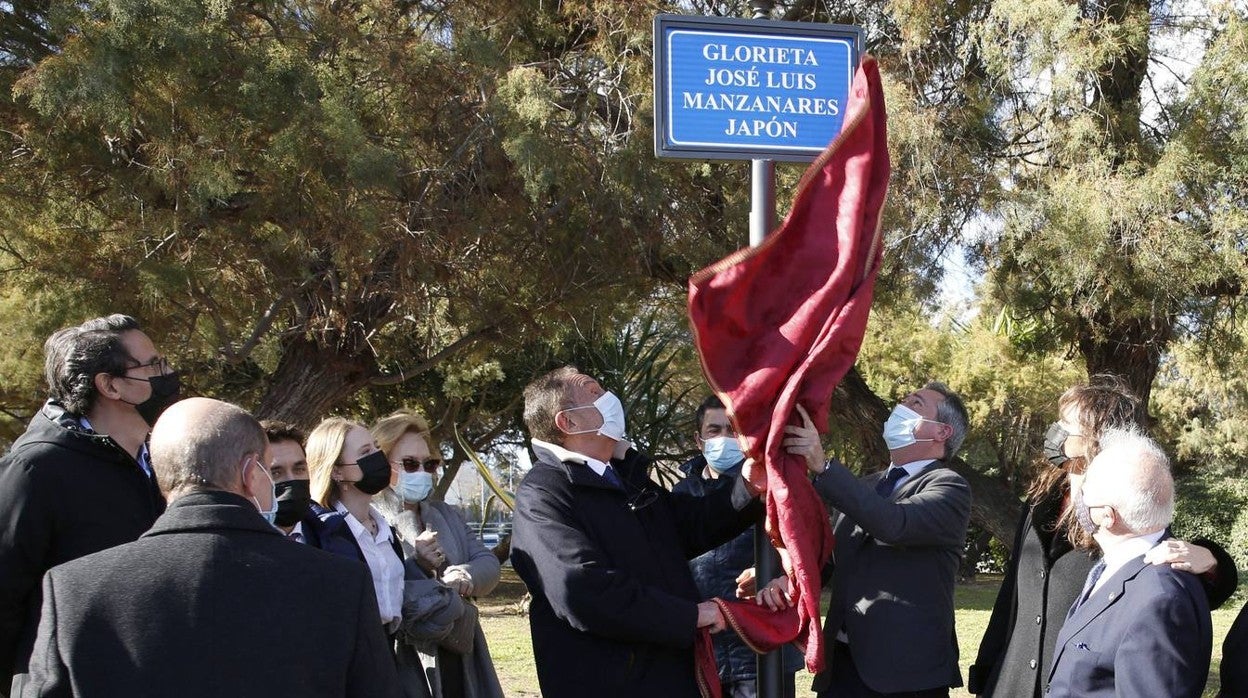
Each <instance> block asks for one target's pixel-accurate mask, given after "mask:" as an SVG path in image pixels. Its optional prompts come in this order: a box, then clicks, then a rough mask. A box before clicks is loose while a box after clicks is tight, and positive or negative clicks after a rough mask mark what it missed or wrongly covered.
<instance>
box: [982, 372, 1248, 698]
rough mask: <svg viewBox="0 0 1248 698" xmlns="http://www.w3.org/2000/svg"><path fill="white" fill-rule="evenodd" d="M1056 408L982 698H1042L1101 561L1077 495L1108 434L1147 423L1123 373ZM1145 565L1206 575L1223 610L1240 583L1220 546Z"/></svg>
mask: <svg viewBox="0 0 1248 698" xmlns="http://www.w3.org/2000/svg"><path fill="white" fill-rule="evenodd" d="M1057 404H1058V414H1059V417H1060V419H1059V421H1057V422H1056V423H1054V424H1053V425H1052V426H1051V427H1049V431H1048V434H1047V435H1046V436H1045V440H1044V455H1045V461H1044V463H1043V464H1042V465H1041V466H1040V470H1039V471H1038V472H1037V474H1036V476H1035V477H1034V479H1033V481H1032V483H1031V486H1030V487H1029V488H1028V492H1027V501H1028V508H1027V512H1026V514H1025V515H1024V517H1023V520H1022V521H1021V522H1020V526H1019V530H1018V533H1017V535H1016V537H1015V540H1014V549H1013V551H1012V552H1011V554H1010V560H1009V563H1008V565H1007V568H1006V575H1005V579H1003V580H1002V583H1001V589H1000V591H999V592H998V594H997V601H996V603H995V604H994V606H993V609H992V617H991V618H990V619H989V621H988V629H987V630H986V631H985V632H984V637H983V640H982V641H981V642H980V646H979V655H978V656H977V657H976V659H975V663H974V664H972V665H971V670H970V679H969V681H968V688H969V689H970V692H971V693H973V694H975V695H981V696H1002V697H1008V698H1015V697H1023V696H1037V697H1038V696H1041V695H1042V694H1043V692H1044V691H1043V686H1044V680H1045V679H1046V678H1047V672H1048V670H1049V665H1050V664H1051V663H1052V661H1053V651H1054V648H1055V646H1056V643H1057V635H1058V633H1059V632H1060V631H1061V629H1062V623H1063V621H1064V620H1065V619H1066V614H1067V612H1068V611H1069V610H1070V606H1071V604H1073V603H1074V601H1075V597H1077V596H1078V595H1079V594H1080V593H1081V592H1082V591H1083V585H1084V582H1085V581H1086V580H1087V577H1088V573H1089V571H1090V570H1091V569H1092V566H1093V565H1094V564H1096V561H1097V560H1098V559H1099V557H1100V552H1099V550H1098V549H1097V547H1096V543H1095V541H1093V539H1092V534H1091V533H1090V532H1088V531H1086V530H1084V528H1083V527H1082V526H1081V525H1080V524H1079V522H1078V520H1077V518H1076V516H1075V507H1074V506H1072V505H1071V502H1072V498H1073V497H1074V496H1075V495H1076V494H1077V493H1078V492H1079V491H1080V488H1081V487H1082V486H1083V474H1084V472H1085V471H1086V469H1087V465H1088V463H1091V462H1092V459H1093V458H1095V457H1096V454H1097V453H1099V452H1100V443H1099V441H1098V439H1099V437H1100V435H1101V434H1102V433H1104V432H1105V431H1106V430H1107V429H1111V428H1114V427H1125V426H1129V425H1132V424H1137V423H1139V421H1140V414H1139V411H1140V407H1141V406H1140V401H1139V399H1138V398H1136V397H1135V395H1133V394H1132V393H1131V391H1130V390H1129V389H1128V388H1127V386H1126V384H1125V383H1124V382H1123V381H1122V380H1120V379H1118V378H1117V377H1114V376H1093V377H1092V380H1091V381H1090V382H1089V383H1087V384H1083V385H1077V386H1075V387H1073V388H1071V389H1070V390H1067V391H1066V392H1065V393H1063V394H1062V396H1061V398H1059V399H1058V403H1057ZM1145 559H1146V560H1148V561H1149V562H1152V563H1154V564H1170V565H1173V566H1174V567H1175V569H1179V570H1184V571H1187V572H1191V573H1193V574H1199V575H1201V579H1202V581H1203V582H1204V586H1205V592H1206V593H1207V594H1208V595H1209V606H1210V608H1217V607H1218V606H1220V605H1222V603H1223V602H1225V601H1226V600H1227V598H1229V597H1230V595H1231V594H1232V593H1233V592H1234V591H1235V586H1236V584H1237V583H1238V574H1237V573H1236V571H1235V564H1234V561H1233V560H1231V558H1230V556H1229V555H1227V553H1226V551H1225V550H1223V549H1222V548H1221V547H1220V546H1219V545H1217V544H1216V543H1213V542H1212V541H1208V540H1202V539H1196V540H1195V541H1193V542H1192V543H1186V542H1182V541H1174V540H1172V541H1168V542H1167V543H1165V544H1163V545H1160V546H1158V547H1157V548H1154V549H1153V550H1152V551H1150V552H1149V553H1148V555H1147V556H1145Z"/></svg>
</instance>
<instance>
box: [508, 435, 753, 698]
mask: <svg viewBox="0 0 1248 698" xmlns="http://www.w3.org/2000/svg"><path fill="white" fill-rule="evenodd" d="M535 450H536V451H537V454H538V458H537V460H536V462H535V463H534V466H533V469H532V470H531V471H529V473H528V474H527V475H525V477H524V480H523V481H522V482H521V483H520V487H519V488H518V490H517V492H516V515H515V528H514V532H513V537H512V544H511V560H512V564H513V565H514V566H515V569H516V572H517V574H519V575H520V578H521V579H523V580H524V582H525V584H527V585H528V588H529V591H530V592H532V595H533V601H532V605H531V607H530V609H529V627H530V630H531V632H532V637H533V655H534V659H535V661H536V664H537V677H538V682H539V683H540V685H541V690H542V695H543V696H544V697H545V698H564V697H566V696H576V697H578V698H579V697H581V696H586V695H592V696H594V697H595V698H610V697H613V696H620V697H621V698H637V697H638V696H663V697H664V698H680V697H681V696H696V695H698V689H697V686H696V684H695V681H694V671H693V666H694V660H693V640H694V634H695V630H696V625H697V602H698V590H697V587H696V586H695V585H694V582H693V576H692V575H691V574H690V573H689V559H690V558H692V557H694V556H695V555H698V554H700V553H702V552H704V551H706V550H709V549H710V548H713V547H715V546H717V545H720V544H722V543H724V542H726V541H728V540H730V539H731V538H733V537H734V536H735V535H738V534H740V532H741V531H743V530H744V529H745V528H746V527H748V526H749V525H750V524H752V523H753V522H754V521H755V520H757V518H758V516H760V515H761V513H762V510H763V509H762V505H761V504H759V503H758V502H757V500H753V499H752V498H750V497H749V495H748V494H747V493H746V492H745V489H744V486H743V484H738V485H737V486H736V487H734V488H733V489H731V490H730V489H727V488H725V489H723V490H720V491H717V492H714V493H711V494H710V495H708V496H706V497H693V496H689V495H684V494H673V493H670V492H668V491H667V490H664V489H663V488H662V487H660V486H658V485H657V484H655V483H654V482H653V481H651V480H650V479H649V476H648V475H647V468H648V466H649V461H648V459H647V458H646V457H645V456H643V455H641V454H639V453H638V452H636V451H629V452H628V455H627V456H626V457H625V458H624V459H623V460H618V461H612V467H613V468H614V469H616V471H617V472H618V475H619V477H620V478H621V479H622V480H623V482H624V489H623V490H621V489H619V488H618V487H616V486H614V485H612V484H610V483H608V482H607V481H606V480H604V479H603V478H602V477H600V476H598V475H597V474H595V473H594V472H593V471H592V470H591V469H590V468H589V466H587V465H585V464H584V463H583V462H576V461H572V460H569V461H564V462H560V461H559V460H557V457H556V456H554V454H552V453H551V452H550V451H547V450H545V449H542V448H535ZM630 502H632V503H633V504H634V505H635V506H634V507H630ZM642 504H644V505H645V506H636V505H642Z"/></svg>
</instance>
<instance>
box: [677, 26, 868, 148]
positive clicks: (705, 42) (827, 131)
mask: <svg viewBox="0 0 1248 698" xmlns="http://www.w3.org/2000/svg"><path fill="white" fill-rule="evenodd" d="M654 43H655V51H654V53H655V61H654V84H655V89H654V95H655V100H654V101H655V126H654V146H655V154H656V155H657V156H659V157H677V158H700V159H720V160H743V159H751V158H767V159H773V160H797V161H801V160H811V159H813V158H814V157H815V156H816V155H818V154H819V153H820V152H821V151H822V150H823V149H824V148H825V147H827V145H828V143H829V142H830V141H831V140H832V139H833V138H835V137H836V135H837V134H838V133H840V131H841V124H842V122H843V121H844V117H845V109H846V107H847V104H848V98H849V88H850V85H851V83H852V82H853V78H854V71H855V70H856V69H857V67H858V54H859V50H860V46H861V43H862V32H861V30H859V29H858V28H857V27H847V26H841V25H831V24H812V23H807V22H773V21H770V20H744V19H725V18H718V17H690V16H686V15H659V16H658V17H656V18H655V20H654Z"/></svg>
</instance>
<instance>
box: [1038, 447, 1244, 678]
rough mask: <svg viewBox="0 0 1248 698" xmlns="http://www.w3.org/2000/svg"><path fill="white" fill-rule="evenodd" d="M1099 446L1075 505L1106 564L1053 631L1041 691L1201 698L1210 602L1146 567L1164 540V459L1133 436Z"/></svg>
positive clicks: (1182, 578)
mask: <svg viewBox="0 0 1248 698" xmlns="http://www.w3.org/2000/svg"><path fill="white" fill-rule="evenodd" d="M1100 443H1101V452H1100V453H1099V454H1097V456H1096V458H1095V459H1094V460H1093V461H1092V463H1091V465H1089V466H1088V472H1087V475H1086V476H1085V477H1084V481H1083V487H1082V489H1081V491H1079V492H1076V493H1075V494H1074V496H1073V497H1072V500H1073V502H1072V503H1073V505H1074V507H1075V514H1076V516H1077V517H1078V519H1079V524H1080V525H1081V526H1083V527H1084V528H1085V529H1086V530H1087V531H1088V532H1089V533H1091V534H1092V537H1093V538H1095V539H1096V544H1097V545H1099V546H1100V547H1101V551H1102V552H1103V553H1104V557H1103V558H1102V559H1101V561H1100V562H1098V563H1097V564H1096V565H1095V566H1093V567H1092V571H1091V572H1089V573H1088V579H1087V582H1086V583H1085V584H1084V587H1083V593H1082V594H1080V596H1079V597H1078V599H1076V601H1075V603H1074V604H1073V605H1072V606H1071V609H1070V614H1069V615H1068V616H1067V617H1066V622H1065V623H1063V624H1062V630H1061V632H1060V633H1058V636H1057V648H1056V649H1055V650H1054V655H1053V667H1052V669H1050V671H1049V676H1048V684H1047V686H1046V687H1045V693H1046V694H1047V695H1051V696H1080V697H1081V698H1083V697H1085V696H1093V697H1094V696H1105V697H1106V698H1109V697H1110V696H1167V698H1189V697H1190V698H1197V697H1198V696H1200V695H1201V693H1202V692H1203V691H1204V689H1205V680H1206V678H1207V677H1208V675H1209V655H1210V652H1212V650H1213V628H1212V625H1211V623H1210V619H1209V604H1208V598H1207V596H1206V595H1205V591H1204V589H1203V588H1202V587H1201V584H1200V581H1199V580H1198V578H1197V577H1196V576H1195V575H1192V574H1187V573H1186V572H1180V571H1177V570H1175V569H1173V568H1172V567H1171V566H1170V565H1151V564H1149V563H1147V562H1145V560H1144V557H1145V554H1146V553H1148V551H1149V550H1151V549H1152V548H1154V547H1155V546H1157V545H1158V544H1159V543H1161V542H1163V541H1165V540H1166V539H1168V538H1169V537H1170V535H1169V533H1168V531H1167V527H1168V526H1169V525H1170V519H1171V518H1172V516H1173V514H1174V481H1173V479H1172V478H1171V475H1170V460H1169V459H1168V458H1167V457H1166V454H1165V452H1163V451H1162V450H1161V447H1160V446H1158V445H1157V444H1156V442H1154V441H1153V440H1152V439H1149V438H1148V437H1146V436H1143V435H1141V434H1140V433H1138V432H1136V431H1134V430H1124V429H1112V430H1109V431H1108V432H1106V433H1105V434H1103V435H1102V436H1101V438H1100ZM1223 688H1226V687H1225V686H1223ZM1228 695H1229V694H1228ZM1237 695H1238V694H1237Z"/></svg>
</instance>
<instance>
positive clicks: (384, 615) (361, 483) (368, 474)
mask: <svg viewBox="0 0 1248 698" xmlns="http://www.w3.org/2000/svg"><path fill="white" fill-rule="evenodd" d="M305 450H306V451H307V458H308V475H309V478H310V480H311V489H312V499H313V500H314V501H315V502H316V503H317V504H319V505H320V508H319V509H317V514H318V516H320V517H321V519H322V521H324V522H325V523H326V530H327V532H330V531H331V529H333V528H334V525H333V524H334V519H335V517H341V521H342V523H344V524H345V525H346V528H347V529H348V532H349V535H339V536H338V539H339V540H342V539H346V540H347V541H349V543H352V544H353V545H345V546H344V545H326V546H325V549H326V550H328V551H330V552H335V553H338V554H341V555H345V556H348V557H355V558H356V559H358V560H360V561H362V562H364V563H365V564H367V565H368V569H369V572H371V573H372V575H373V589H374V591H375V592H376V593H377V608H378V610H379V611H380V612H381V622H382V625H384V626H385V628H386V630H387V631H388V632H393V631H394V629H395V628H396V627H397V626H398V624H399V619H400V615H401V612H402V606H403V550H402V548H401V547H400V545H399V543H398V539H397V537H396V536H395V535H394V533H393V531H392V530H391V528H390V525H389V524H388V523H386V518H385V517H384V516H382V514H381V512H379V511H378V510H377V509H376V508H375V507H374V506H373V504H372V502H373V495H375V494H377V493H378V492H380V491H382V490H383V489H385V487H386V486H387V485H388V484H390V464H389V463H388V462H387V460H386V455H385V454H384V453H382V451H381V449H379V448H377V443H376V442H375V441H373V435H372V434H370V433H369V432H368V429H365V428H364V427H363V426H361V425H359V424H356V423H355V422H352V421H349V420H346V419H343V418H341V417H330V418H329V419H326V420H324V421H322V422H321V423H320V424H318V425H317V426H316V428H315V429H313V430H312V433H311V434H308V443H307V447H306V449H305ZM342 533H344V534H346V533H347V532H342Z"/></svg>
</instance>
